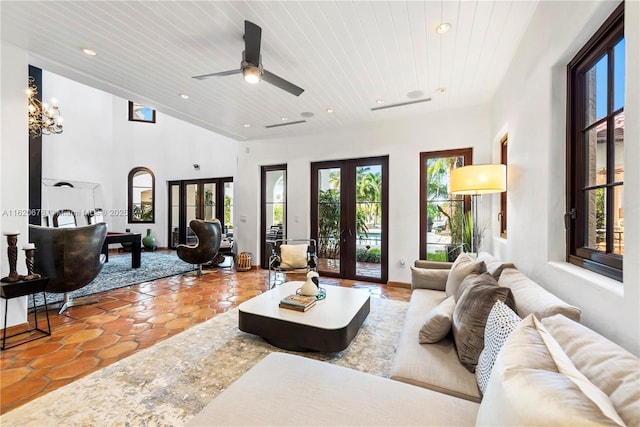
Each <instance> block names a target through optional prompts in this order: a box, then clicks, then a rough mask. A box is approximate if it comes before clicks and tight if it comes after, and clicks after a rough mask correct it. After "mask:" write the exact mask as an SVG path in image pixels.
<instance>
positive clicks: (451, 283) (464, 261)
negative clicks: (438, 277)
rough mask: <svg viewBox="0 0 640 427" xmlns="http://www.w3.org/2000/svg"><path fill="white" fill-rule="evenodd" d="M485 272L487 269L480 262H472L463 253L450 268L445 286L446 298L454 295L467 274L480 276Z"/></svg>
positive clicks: (470, 258)
mask: <svg viewBox="0 0 640 427" xmlns="http://www.w3.org/2000/svg"><path fill="white" fill-rule="evenodd" d="M485 271H487V267H486V266H485V265H484V263H483V262H482V261H476V260H474V259H473V258H472V257H471V256H470V255H469V254H467V253H465V252H463V253H461V254H460V255H458V258H456V260H455V262H454V263H453V265H452V266H451V270H449V276H448V277H447V284H446V286H445V292H446V293H447V296H448V297H450V296H451V295H455V294H456V292H457V291H458V287H459V286H460V283H462V281H463V280H464V278H465V277H467V276H468V275H469V274H472V273H475V274H480V273H484V272H485Z"/></svg>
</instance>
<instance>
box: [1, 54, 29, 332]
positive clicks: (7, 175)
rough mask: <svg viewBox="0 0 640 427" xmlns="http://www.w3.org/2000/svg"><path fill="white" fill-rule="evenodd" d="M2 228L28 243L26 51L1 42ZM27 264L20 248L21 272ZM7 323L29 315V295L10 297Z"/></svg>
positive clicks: (4, 270) (5, 266) (4, 266)
mask: <svg viewBox="0 0 640 427" xmlns="http://www.w3.org/2000/svg"><path fill="white" fill-rule="evenodd" d="M0 49H1V55H0V65H1V67H2V73H1V74H0V109H1V110H2V111H1V115H0V117H1V121H0V138H1V140H0V165H1V166H0V167H1V168H0V196H1V197H0V211H1V212H2V215H1V216H0V231H7V230H18V231H19V232H20V235H19V236H18V248H21V247H22V246H23V245H24V244H25V243H27V240H26V239H27V237H26V236H28V223H29V217H28V215H26V213H27V212H26V209H27V207H28V205H29V188H28V187H29V179H28V178H29V175H28V163H29V139H28V138H29V134H28V132H27V109H26V105H27V98H26V95H25V89H26V88H27V76H28V73H29V66H28V59H27V55H26V54H25V53H24V52H22V51H21V50H19V49H15V48H14V47H12V46H9V45H6V44H4V43H2V45H1V46H0ZM6 254H7V239H6V237H5V236H3V235H1V234H0V277H5V276H7V275H8V274H9V262H8V258H7V255H6ZM25 272H26V265H25V263H24V256H23V252H22V251H21V250H19V251H18V273H23V274H24V273H25ZM8 314H9V317H8V319H7V325H9V326H11V325H15V324H17V323H21V322H23V321H24V320H23V319H26V316H27V298H26V297H22V298H16V299H13V300H10V301H9V308H8ZM0 328H4V302H3V303H2V304H0Z"/></svg>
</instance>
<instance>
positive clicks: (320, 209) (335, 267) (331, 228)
mask: <svg viewBox="0 0 640 427" xmlns="http://www.w3.org/2000/svg"><path fill="white" fill-rule="evenodd" d="M341 179H342V170H341V168H324V169H319V170H318V204H317V207H316V209H317V213H316V214H317V218H318V229H317V239H318V269H319V270H320V271H321V272H324V273H333V274H340V243H341V238H340V237H341V232H342V230H341V206H340V205H341V197H340V194H341V190H340V187H341Z"/></svg>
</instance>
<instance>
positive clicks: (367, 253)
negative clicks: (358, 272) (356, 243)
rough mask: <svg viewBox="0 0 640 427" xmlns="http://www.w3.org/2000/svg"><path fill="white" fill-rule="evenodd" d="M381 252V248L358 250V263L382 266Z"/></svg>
mask: <svg viewBox="0 0 640 427" xmlns="http://www.w3.org/2000/svg"><path fill="white" fill-rule="evenodd" d="M381 256H382V255H381V252H380V249H379V248H372V249H367V248H358V249H356V261H360V262H370V263H375V264H380V260H381Z"/></svg>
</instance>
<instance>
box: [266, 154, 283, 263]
mask: <svg viewBox="0 0 640 427" xmlns="http://www.w3.org/2000/svg"><path fill="white" fill-rule="evenodd" d="M261 233H262V254H261V255H262V257H261V265H262V267H263V268H269V257H270V256H271V253H272V248H273V245H274V243H275V241H276V240H277V239H285V238H286V236H287V165H277V166H263V167H262V212H261Z"/></svg>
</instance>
